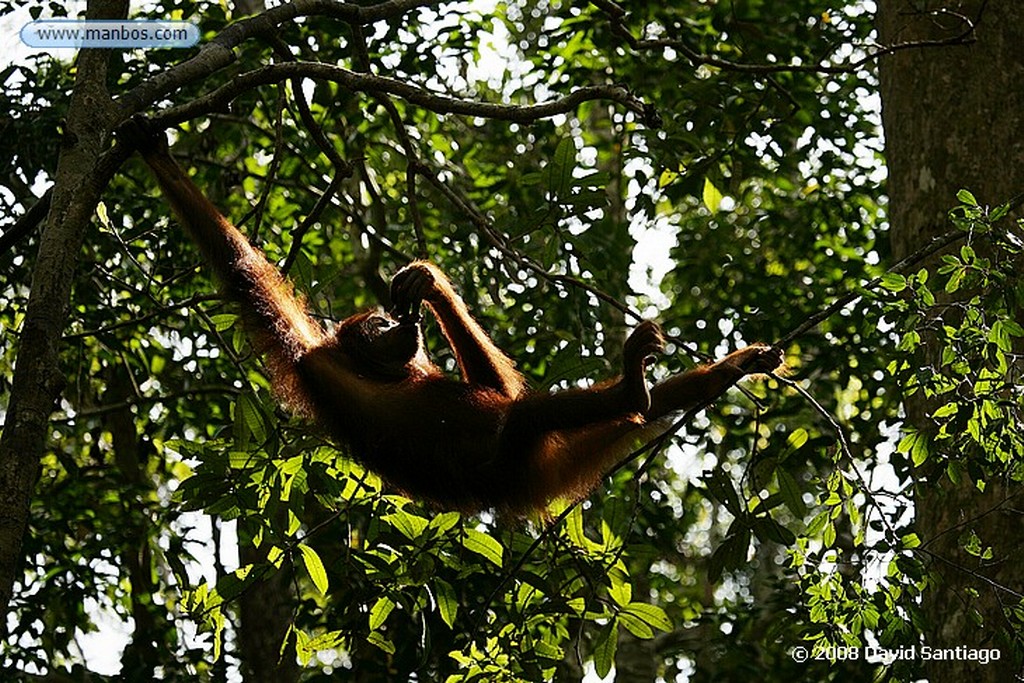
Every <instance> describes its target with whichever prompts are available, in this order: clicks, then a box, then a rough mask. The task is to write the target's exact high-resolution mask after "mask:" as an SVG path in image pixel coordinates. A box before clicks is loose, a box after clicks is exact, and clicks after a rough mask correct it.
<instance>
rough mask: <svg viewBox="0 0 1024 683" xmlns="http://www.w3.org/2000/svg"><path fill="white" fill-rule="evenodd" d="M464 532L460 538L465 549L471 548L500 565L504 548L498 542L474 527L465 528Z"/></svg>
mask: <svg viewBox="0 0 1024 683" xmlns="http://www.w3.org/2000/svg"><path fill="white" fill-rule="evenodd" d="M465 534H466V535H465V536H463V538H462V545H463V547H464V548H466V550H471V551H472V552H474V553H476V554H478V555H480V556H482V557H483V558H484V559H486V560H489V561H490V562H492V563H493V564H495V565H497V566H498V567H500V566H501V560H502V554H503V552H504V549H503V548H502V547H501V544H500V543H498V542H497V541H496V540H494V539H493V538H491V537H490V536H488V535H487V534H485V533H484V532H482V531H477V530H476V529H466V532H465Z"/></svg>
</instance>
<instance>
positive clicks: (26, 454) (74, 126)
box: [0, 0, 128, 632]
mask: <svg viewBox="0 0 1024 683" xmlns="http://www.w3.org/2000/svg"><path fill="white" fill-rule="evenodd" d="M127 11H128V2H127V0H91V1H90V2H89V5H88V9H87V11H86V16H87V17H88V18H90V19H100V18H123V17H125V16H126V13H127ZM109 58H110V50H83V51H82V53H81V55H80V56H79V58H78V72H77V73H78V75H77V78H76V81H75V88H74V92H73V93H72V95H71V103H70V105H69V107H68V116H67V127H66V129H65V133H64V138H63V139H62V147H61V154H60V159H59V161H58V162H57V173H56V178H55V183H54V188H53V194H52V198H51V203H50V211H49V214H48V215H47V218H46V221H45V222H44V225H43V233H42V236H41V238H40V240H39V256H38V258H37V260H36V265H35V269H34V271H33V273H32V292H31V294H30V296H29V301H28V308H27V311H26V313H25V322H24V325H23V326H22V328H21V335H20V339H19V342H18V357H17V361H16V365H15V370H14V379H13V383H12V385H11V397H10V402H9V404H8V408H7V415H6V421H5V423H4V429H3V432H2V434H0V614H6V613H7V608H8V605H9V603H10V601H11V597H12V592H13V589H14V582H15V581H16V580H17V579H18V573H19V571H20V566H21V544H22V538H23V536H24V534H25V529H26V528H27V524H28V510H29V502H30V501H31V499H32V493H33V491H34V490H35V484H36V478H37V477H38V474H39V462H40V458H41V457H42V454H43V450H44V448H45V447H46V438H47V433H48V431H47V428H48V426H49V420H50V413H52V412H53V409H54V405H55V402H56V400H57V397H58V396H59V395H60V392H61V390H62V389H63V382H64V380H63V376H62V375H61V373H60V368H59V355H60V342H61V335H62V334H63V332H64V327H65V325H66V323H67V308H68V301H69V299H70V296H71V281H72V278H73V276H74V271H75V267H76V266H77V264H78V253H79V250H80V248H81V246H82V239H83V237H84V235H85V230H86V228H87V227H88V225H89V223H90V221H91V220H92V216H93V214H94V212H95V210H96V204H97V202H98V201H99V197H100V193H101V192H102V191H103V189H104V187H105V185H106V178H104V177H103V173H101V172H100V171H99V170H98V168H99V164H98V162H99V156H100V153H101V152H103V151H104V145H105V144H106V142H107V137H108V135H109V132H110V128H111V125H112V122H113V121H114V119H115V116H116V113H115V110H114V107H113V104H112V102H111V100H110V96H109V94H108V93H107V89H106V78H107V64H108V59H109ZM5 629H6V619H4V620H3V621H0V632H2V631H4V630H5Z"/></svg>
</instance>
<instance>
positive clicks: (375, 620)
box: [370, 595, 395, 631]
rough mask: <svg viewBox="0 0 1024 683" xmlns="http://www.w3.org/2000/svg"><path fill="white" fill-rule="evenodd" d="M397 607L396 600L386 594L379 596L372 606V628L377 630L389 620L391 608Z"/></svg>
mask: <svg viewBox="0 0 1024 683" xmlns="http://www.w3.org/2000/svg"><path fill="white" fill-rule="evenodd" d="M393 609H395V601H394V600H392V599H391V598H389V597H388V596H386V595H382V596H380V597H379V598H377V602H375V603H374V604H373V607H371V608H370V630H371V631H376V630H377V629H379V628H380V627H381V626H383V625H384V622H385V621H387V618H388V615H389V614H391V610H393Z"/></svg>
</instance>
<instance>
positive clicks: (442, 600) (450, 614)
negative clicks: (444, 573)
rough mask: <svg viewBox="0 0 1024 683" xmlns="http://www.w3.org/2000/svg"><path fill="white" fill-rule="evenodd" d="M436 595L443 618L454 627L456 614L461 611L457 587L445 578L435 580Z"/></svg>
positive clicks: (438, 609)
mask: <svg viewBox="0 0 1024 683" xmlns="http://www.w3.org/2000/svg"><path fill="white" fill-rule="evenodd" d="M434 597H435V598H436V599H437V611H438V612H440V613H441V619H443V620H444V623H446V624H448V628H453V627H454V624H455V616H456V615H457V614H458V612H459V601H458V599H457V598H456V597H455V589H453V588H452V586H451V584H450V583H448V582H447V581H445V580H444V579H436V580H435V581H434Z"/></svg>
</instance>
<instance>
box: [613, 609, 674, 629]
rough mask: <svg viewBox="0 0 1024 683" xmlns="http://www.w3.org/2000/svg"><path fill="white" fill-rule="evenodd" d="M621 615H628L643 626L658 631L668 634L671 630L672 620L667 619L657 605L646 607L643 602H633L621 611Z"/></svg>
mask: <svg viewBox="0 0 1024 683" xmlns="http://www.w3.org/2000/svg"><path fill="white" fill-rule="evenodd" d="M622 614H630V615H632V616H634V617H636V618H637V619H640V620H642V621H643V622H644V623H645V624H647V625H649V626H652V627H654V628H656V629H658V630H659V631H664V632H665V633H668V632H669V631H671V630H672V620H671V619H669V618H668V615H667V614H666V613H665V610H663V609H662V608H660V607H658V606H657V605H648V604H647V603H644V602H633V603H630V605H629V606H628V607H627V608H626V609H624V610H622Z"/></svg>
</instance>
